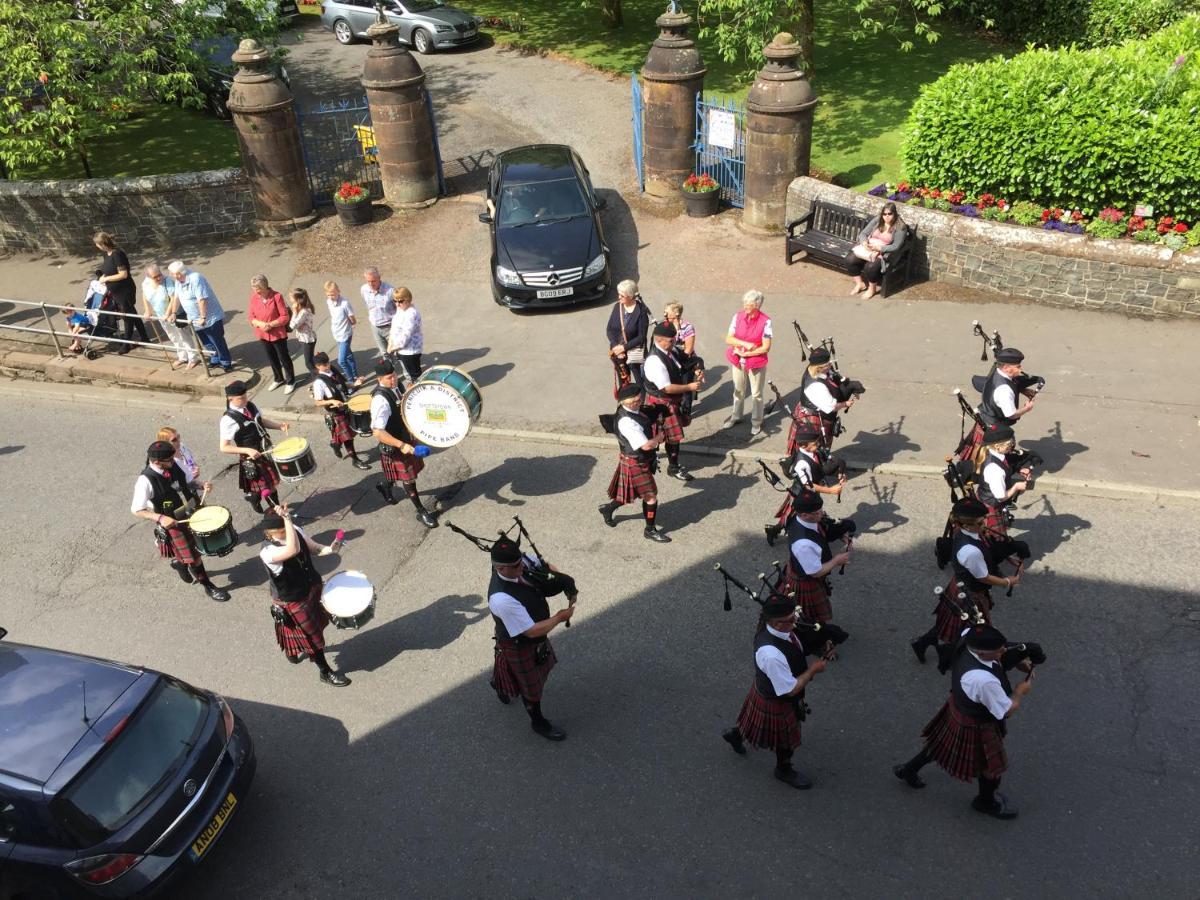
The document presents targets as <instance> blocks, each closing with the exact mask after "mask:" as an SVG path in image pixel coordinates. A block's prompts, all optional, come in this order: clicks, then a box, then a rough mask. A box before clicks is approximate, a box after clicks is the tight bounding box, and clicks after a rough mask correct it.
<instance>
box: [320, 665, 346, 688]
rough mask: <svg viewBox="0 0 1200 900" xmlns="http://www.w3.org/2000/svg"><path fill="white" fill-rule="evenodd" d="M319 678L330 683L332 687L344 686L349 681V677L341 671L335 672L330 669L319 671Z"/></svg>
mask: <svg viewBox="0 0 1200 900" xmlns="http://www.w3.org/2000/svg"><path fill="white" fill-rule="evenodd" d="M321 680H322V681H323V682H325V683H326V684H332V685H333V686H334V687H345V686H346V685H348V684H349V683H350V679H349V678H347V677H346V676H345V675H343V674H342V673H341V672H335V671H333V669H330V670H329V671H328V672H322V673H321Z"/></svg>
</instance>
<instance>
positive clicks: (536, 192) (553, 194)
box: [497, 178, 587, 227]
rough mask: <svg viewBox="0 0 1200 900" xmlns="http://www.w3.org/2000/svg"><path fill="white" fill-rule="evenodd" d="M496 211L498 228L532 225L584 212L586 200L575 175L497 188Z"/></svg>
mask: <svg viewBox="0 0 1200 900" xmlns="http://www.w3.org/2000/svg"><path fill="white" fill-rule="evenodd" d="M497 214H498V215H499V220H498V222H497V224H498V225H500V226H501V227H505V226H515V225H531V224H535V223H541V222H552V221H558V220H562V219H573V218H575V217H576V216H582V215H586V214H587V202H586V201H585V200H584V198H583V190H582V189H581V188H580V187H579V182H578V181H576V180H575V179H574V178H559V179H556V180H554V181H539V182H536V183H533V184H511V185H506V186H505V187H503V188H501V189H500V203H499V205H498V206H497Z"/></svg>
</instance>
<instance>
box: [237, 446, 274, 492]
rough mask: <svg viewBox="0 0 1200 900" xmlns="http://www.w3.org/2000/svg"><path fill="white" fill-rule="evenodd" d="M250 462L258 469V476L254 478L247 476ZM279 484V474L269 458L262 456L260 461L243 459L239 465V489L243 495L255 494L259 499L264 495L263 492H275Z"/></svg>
mask: <svg viewBox="0 0 1200 900" xmlns="http://www.w3.org/2000/svg"><path fill="white" fill-rule="evenodd" d="M248 462H249V463H252V464H253V465H254V467H255V469H257V474H256V475H255V476H254V477H253V478H251V477H250V476H249V475H248V474H246V468H247V466H246V463H248ZM277 484H279V473H278V472H277V471H276V470H275V466H274V464H273V463H272V462H271V460H270V459H269V458H267V457H265V456H260V457H259V458H258V459H247V458H246V457H244V456H243V457H242V461H241V463H240V464H239V465H238V489H239V490H241V492H242V493H243V494H253V495H254V496H255V497H256V498H257V497H259V496H261V495H262V492H263V491H273V490H275V486H276V485H277Z"/></svg>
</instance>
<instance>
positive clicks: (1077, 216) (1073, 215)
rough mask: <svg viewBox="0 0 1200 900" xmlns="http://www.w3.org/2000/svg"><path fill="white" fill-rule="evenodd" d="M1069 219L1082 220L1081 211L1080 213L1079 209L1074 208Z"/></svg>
mask: <svg viewBox="0 0 1200 900" xmlns="http://www.w3.org/2000/svg"><path fill="white" fill-rule="evenodd" d="M1071 220H1072V221H1073V222H1082V221H1083V213H1081V212H1080V211H1079V210H1077V209H1076V210H1073V211H1072V212H1071Z"/></svg>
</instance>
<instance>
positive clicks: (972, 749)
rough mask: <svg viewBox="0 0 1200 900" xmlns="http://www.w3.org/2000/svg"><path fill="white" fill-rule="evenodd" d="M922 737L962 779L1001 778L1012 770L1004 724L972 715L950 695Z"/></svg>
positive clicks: (939, 760) (927, 749) (931, 752)
mask: <svg viewBox="0 0 1200 900" xmlns="http://www.w3.org/2000/svg"><path fill="white" fill-rule="evenodd" d="M921 737H923V738H925V752H927V753H928V754H929V755H930V756H931V757H932V758H933V760H934V762H936V763H937V764H938V765H939V766H941V767H942V768H943V769H945V770H946V772H947V773H948V774H949V775H950V776H952V777H954V778H957V779H959V780H960V781H972V780H974V779H975V778H976V777H978V776H980V775H984V776H986V777H988V778H999V777H1000V776H1001V775H1002V774H1004V772H1005V771H1006V770H1007V769H1008V756H1007V755H1006V754H1005V752H1004V723H1003V722H994V721H988V722H978V721H976V720H975V719H971V718H968V717H967V716H965V715H963V714H962V713H961V712H959V711H958V707H956V706H955V705H954V698H953V696H951V697H948V698H946V702H945V703H944V704H942V708H941V709H939V710H938V712H937V715H935V716H934V717H933V718H932V719H930V720H929V724H928V725H926V726H925V728H924V730H922V732H921Z"/></svg>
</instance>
